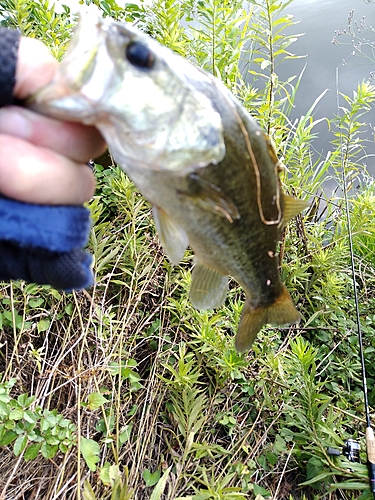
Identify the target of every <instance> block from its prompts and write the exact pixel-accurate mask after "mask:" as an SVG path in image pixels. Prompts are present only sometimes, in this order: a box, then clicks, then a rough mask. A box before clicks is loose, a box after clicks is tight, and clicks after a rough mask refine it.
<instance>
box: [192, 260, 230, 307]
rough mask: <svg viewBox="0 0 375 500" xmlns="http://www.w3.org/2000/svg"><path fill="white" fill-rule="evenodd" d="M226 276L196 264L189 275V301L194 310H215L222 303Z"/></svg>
mask: <svg viewBox="0 0 375 500" xmlns="http://www.w3.org/2000/svg"><path fill="white" fill-rule="evenodd" d="M227 291H228V276H223V275H222V274H219V273H218V272H216V271H215V270H214V269H211V268H210V267H208V266H206V265H205V264H202V263H201V262H197V263H196V264H195V267H194V269H193V272H192V275H191V288H190V301H191V303H192V304H193V306H194V307H195V308H196V309H199V310H204V309H215V308H216V307H220V306H221V304H222V303H223V302H224V300H225V298H226V296H227Z"/></svg>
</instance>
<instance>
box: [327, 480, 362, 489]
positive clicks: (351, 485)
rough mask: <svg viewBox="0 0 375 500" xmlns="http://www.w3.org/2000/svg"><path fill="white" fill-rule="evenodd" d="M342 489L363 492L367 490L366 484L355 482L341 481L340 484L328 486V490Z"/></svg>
mask: <svg viewBox="0 0 375 500" xmlns="http://www.w3.org/2000/svg"><path fill="white" fill-rule="evenodd" d="M337 488H342V489H344V490H364V489H367V488H368V482H367V481H366V482H365V483H360V482H357V481H343V482H342V483H334V484H330V485H329V489H330V490H337Z"/></svg>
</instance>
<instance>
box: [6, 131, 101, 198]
mask: <svg viewBox="0 0 375 500" xmlns="http://www.w3.org/2000/svg"><path fill="white" fill-rule="evenodd" d="M0 151H1V155H0V192H1V193H2V194H4V195H5V196H8V197H9V198H14V199H16V200H20V201H25V202H29V203H40V204H48V205H81V204H82V203H84V202H85V201H87V200H89V199H90V198H91V197H92V195H93V193H94V189H95V180H94V177H93V175H92V172H91V170H90V168H89V167H88V166H87V165H86V164H84V163H82V164H80V163H75V162H73V161H71V160H69V159H68V158H66V157H64V156H62V155H60V154H58V153H55V152H53V151H51V150H49V149H47V148H40V147H37V146H35V145H33V144H31V143H29V142H26V141H24V140H22V139H19V138H17V137H12V136H8V135H0Z"/></svg>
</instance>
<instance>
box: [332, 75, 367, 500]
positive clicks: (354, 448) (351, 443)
mask: <svg viewBox="0 0 375 500" xmlns="http://www.w3.org/2000/svg"><path fill="white" fill-rule="evenodd" d="M338 70H339V68H336V98H337V109H338V110H339V92H338V81H339V76H338V75H339V73H338ZM342 146H343V145H342V143H341V154H343V147H342ZM346 154H347V148H346V151H345V155H346ZM345 165H346V158H343V157H342V186H343V192H344V201H345V211H346V221H347V228H348V239H349V252H350V261H351V268H352V278H353V293H354V301H355V312H356V321H357V335H358V343H359V357H360V361H361V374H362V390H363V398H364V405H365V415H366V453H367V468H368V474H369V480H370V491H371V492H372V493H373V496H374V500H375V437H374V431H373V429H372V427H371V418H370V406H369V402H368V395H367V380H366V364H365V356H364V352H363V336H362V328H361V318H360V314H359V301H358V291H357V282H356V270H355V264H354V250H353V237H352V231H351V220H350V212H349V197H348V184H347V178H346V168H345ZM337 451H339V450H336V449H334V448H328V449H327V452H328V454H330V455H340V454H341V452H340V451H339V453H337ZM342 453H343V455H345V456H346V458H347V459H348V460H350V461H352V462H359V444H358V443H357V442H356V441H355V440H353V439H348V440H347V441H345V446H344V448H343V450H342Z"/></svg>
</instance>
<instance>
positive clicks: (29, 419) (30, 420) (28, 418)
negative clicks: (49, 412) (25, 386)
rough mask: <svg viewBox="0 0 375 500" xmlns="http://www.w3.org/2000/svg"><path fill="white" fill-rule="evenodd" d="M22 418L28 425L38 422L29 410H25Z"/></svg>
mask: <svg viewBox="0 0 375 500" xmlns="http://www.w3.org/2000/svg"><path fill="white" fill-rule="evenodd" d="M23 418H24V419H25V420H26V422H28V423H30V424H36V422H37V420H38V417H37V416H36V415H35V413H34V412H32V411H31V410H26V411H25V412H24V414H23Z"/></svg>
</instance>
